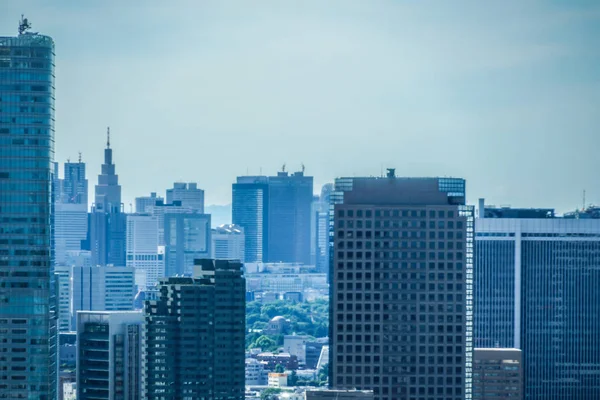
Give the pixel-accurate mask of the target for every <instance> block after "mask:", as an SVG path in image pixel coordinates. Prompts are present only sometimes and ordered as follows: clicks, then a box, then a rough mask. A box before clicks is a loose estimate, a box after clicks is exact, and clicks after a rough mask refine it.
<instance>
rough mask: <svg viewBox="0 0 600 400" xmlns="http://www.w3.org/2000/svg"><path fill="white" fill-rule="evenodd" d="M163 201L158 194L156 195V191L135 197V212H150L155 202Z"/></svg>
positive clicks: (160, 202)
mask: <svg viewBox="0 0 600 400" xmlns="http://www.w3.org/2000/svg"><path fill="white" fill-rule="evenodd" d="M162 203H164V199H163V198H162V197H160V196H157V195H156V192H152V193H150V196H141V197H136V198H135V213H136V214H145V213H150V212H151V210H152V207H155V206H156V205H157V204H162Z"/></svg>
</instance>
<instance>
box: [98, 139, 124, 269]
mask: <svg viewBox="0 0 600 400" xmlns="http://www.w3.org/2000/svg"><path fill="white" fill-rule="evenodd" d="M89 223H90V234H89V237H90V250H91V252H92V265H108V264H112V265H125V233H126V221H125V212H124V210H123V204H122V203H121V185H119V176H118V175H116V174H115V164H114V163H113V155H112V149H111V148H110V130H108V131H107V139H106V149H105V150H104V163H103V164H102V171H101V173H100V175H98V184H97V185H96V187H95V202H94V204H93V205H92V211H91V213H90V222H89Z"/></svg>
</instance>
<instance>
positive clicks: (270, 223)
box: [232, 171, 313, 264]
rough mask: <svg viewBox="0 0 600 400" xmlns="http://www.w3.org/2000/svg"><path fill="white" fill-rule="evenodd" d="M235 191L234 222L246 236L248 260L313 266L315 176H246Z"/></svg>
mask: <svg viewBox="0 0 600 400" xmlns="http://www.w3.org/2000/svg"><path fill="white" fill-rule="evenodd" d="M232 190H233V196H232V197H233V206H232V221H233V223H234V224H236V225H239V226H241V227H242V228H244V232H245V233H246V244H247V245H246V261H249V262H256V261H257V262H260V261H262V262H301V263H305V264H310V263H311V254H310V253H311V252H310V248H311V242H310V240H311V239H310V238H311V223H312V220H311V218H312V217H311V204H312V200H313V178H312V177H311V176H304V172H303V171H300V172H294V173H293V174H291V175H289V174H288V173H287V172H278V173H277V176H269V177H267V176H243V177H238V179H237V183H234V184H233V187H232Z"/></svg>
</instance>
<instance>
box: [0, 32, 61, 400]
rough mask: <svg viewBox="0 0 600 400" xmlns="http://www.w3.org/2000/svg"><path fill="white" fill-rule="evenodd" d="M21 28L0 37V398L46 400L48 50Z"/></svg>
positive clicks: (52, 332)
mask: <svg viewBox="0 0 600 400" xmlns="http://www.w3.org/2000/svg"><path fill="white" fill-rule="evenodd" d="M28 28H29V23H28V22H27V20H22V21H21V24H20V25H19V35H18V36H16V37H0V99H1V102H0V155H1V157H0V193H2V196H0V282H2V284H1V285H0V332H2V333H0V337H2V339H3V340H2V341H1V342H0V365H1V366H7V367H8V366H10V368H6V369H4V370H2V371H1V372H2V373H0V393H2V395H4V396H6V397H7V398H12V399H15V398H27V399H34V398H35V399H54V398H55V396H56V369H57V366H56V310H55V309H54V307H53V303H54V301H55V300H54V299H51V297H52V296H53V295H54V293H53V289H51V279H52V278H53V271H52V265H51V264H52V257H51V242H52V234H51V202H52V193H51V188H52V186H53V185H52V182H51V176H52V168H51V163H52V162H53V159H54V42H53V40H52V38H50V37H49V36H44V35H40V34H37V33H31V32H27V29H28Z"/></svg>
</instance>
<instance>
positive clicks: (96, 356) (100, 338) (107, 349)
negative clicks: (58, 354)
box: [77, 311, 144, 400]
mask: <svg viewBox="0 0 600 400" xmlns="http://www.w3.org/2000/svg"><path fill="white" fill-rule="evenodd" d="M143 323H144V315H143V314H142V313H141V312H139V311H129V312H123V311H79V312H78V314H77V400H88V399H89V400H97V399H107V400H120V399H122V400H141V399H142V397H141V361H142V351H141V350H142V345H141V343H142V339H141V337H142V325H143Z"/></svg>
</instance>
